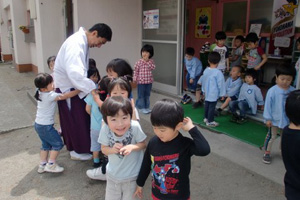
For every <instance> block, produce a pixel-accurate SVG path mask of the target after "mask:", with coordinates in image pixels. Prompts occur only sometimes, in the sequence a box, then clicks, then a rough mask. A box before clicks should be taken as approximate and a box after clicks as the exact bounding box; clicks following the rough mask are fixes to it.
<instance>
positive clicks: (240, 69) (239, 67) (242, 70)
mask: <svg viewBox="0 0 300 200" xmlns="http://www.w3.org/2000/svg"><path fill="white" fill-rule="evenodd" d="M234 67H236V68H238V69H239V72H240V73H241V74H242V73H244V67H242V66H241V65H234V66H233V67H232V68H234Z"/></svg>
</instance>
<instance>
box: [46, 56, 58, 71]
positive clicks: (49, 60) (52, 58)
mask: <svg viewBox="0 0 300 200" xmlns="http://www.w3.org/2000/svg"><path fill="white" fill-rule="evenodd" d="M55 59H56V56H50V57H49V58H48V59H47V65H48V67H49V69H50V62H51V61H55Z"/></svg>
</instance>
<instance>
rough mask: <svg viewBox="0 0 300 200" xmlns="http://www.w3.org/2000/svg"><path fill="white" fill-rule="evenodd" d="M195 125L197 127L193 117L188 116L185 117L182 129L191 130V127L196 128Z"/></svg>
mask: <svg viewBox="0 0 300 200" xmlns="http://www.w3.org/2000/svg"><path fill="white" fill-rule="evenodd" d="M194 127H195V126H194V124H193V122H192V120H191V118H189V117H186V118H184V119H183V126H182V130H184V131H189V130H191V129H192V128H194Z"/></svg>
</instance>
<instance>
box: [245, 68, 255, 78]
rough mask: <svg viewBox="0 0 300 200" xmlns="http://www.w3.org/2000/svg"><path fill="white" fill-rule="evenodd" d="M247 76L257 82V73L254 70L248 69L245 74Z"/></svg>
mask: <svg viewBox="0 0 300 200" xmlns="http://www.w3.org/2000/svg"><path fill="white" fill-rule="evenodd" d="M246 76H251V77H252V78H253V80H256V76H257V73H256V71H255V70H254V69H247V70H246V72H245V77H246Z"/></svg>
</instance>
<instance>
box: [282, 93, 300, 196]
mask: <svg viewBox="0 0 300 200" xmlns="http://www.w3.org/2000/svg"><path fill="white" fill-rule="evenodd" d="M285 112H286V115H287V117H288V119H289V120H290V123H289V125H288V126H286V127H285V128H284V129H283V133H282V143H281V145H282V159H283V163H284V166H285V169H286V173H285V176H284V185H285V196H286V198H287V199H288V200H294V199H300V173H299V169H300V151H299V145H300V118H299V113H300V90H296V91H293V92H291V93H290V94H289V96H288V98H287V100H286V104H285Z"/></svg>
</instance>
